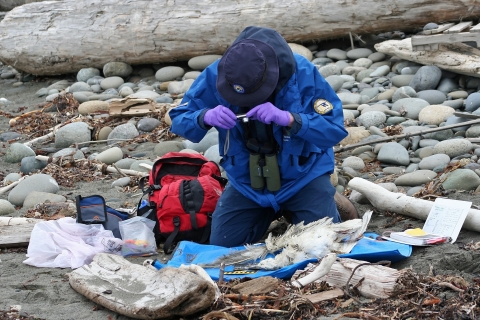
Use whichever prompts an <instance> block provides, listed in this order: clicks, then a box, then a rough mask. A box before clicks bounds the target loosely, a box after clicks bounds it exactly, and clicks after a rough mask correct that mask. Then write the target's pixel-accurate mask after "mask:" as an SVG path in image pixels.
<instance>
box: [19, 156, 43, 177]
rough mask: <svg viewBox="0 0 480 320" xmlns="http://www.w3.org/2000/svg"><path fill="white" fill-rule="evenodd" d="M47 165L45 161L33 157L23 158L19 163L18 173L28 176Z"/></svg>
mask: <svg viewBox="0 0 480 320" xmlns="http://www.w3.org/2000/svg"><path fill="white" fill-rule="evenodd" d="M47 164H48V163H47V161H42V160H38V159H35V156H29V157H25V158H23V159H22V161H21V162H20V171H21V172H22V173H24V174H30V173H32V172H36V171H39V170H42V169H43V168H45V167H46V166H47Z"/></svg>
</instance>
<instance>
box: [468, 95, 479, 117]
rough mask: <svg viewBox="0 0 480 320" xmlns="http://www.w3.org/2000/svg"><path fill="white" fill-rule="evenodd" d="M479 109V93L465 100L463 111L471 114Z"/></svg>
mask: <svg viewBox="0 0 480 320" xmlns="http://www.w3.org/2000/svg"><path fill="white" fill-rule="evenodd" d="M479 107H480V92H474V93H472V94H470V95H469V96H468V97H467V100H465V111H467V112H473V111H475V110H477V109H478V108H479Z"/></svg>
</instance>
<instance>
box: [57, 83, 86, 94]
mask: <svg viewBox="0 0 480 320" xmlns="http://www.w3.org/2000/svg"><path fill="white" fill-rule="evenodd" d="M54 90H56V89H54ZM85 91H86V92H88V91H90V92H91V91H92V88H90V86H89V85H88V84H86V83H85V82H82V81H79V82H75V83H74V84H72V85H71V86H70V88H69V89H68V92H72V93H73V92H85ZM55 93H57V94H58V91H57V92H55V91H50V92H48V94H50V95H51V94H55Z"/></svg>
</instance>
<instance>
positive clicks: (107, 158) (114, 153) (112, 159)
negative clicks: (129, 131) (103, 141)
mask: <svg viewBox="0 0 480 320" xmlns="http://www.w3.org/2000/svg"><path fill="white" fill-rule="evenodd" d="M122 158H123V151H122V149H120V148H119V147H112V148H109V149H107V150H105V151H103V152H101V153H99V154H98V155H97V156H96V157H95V159H96V160H98V161H101V162H103V163H105V164H112V163H116V162H117V161H119V160H121V159H122Z"/></svg>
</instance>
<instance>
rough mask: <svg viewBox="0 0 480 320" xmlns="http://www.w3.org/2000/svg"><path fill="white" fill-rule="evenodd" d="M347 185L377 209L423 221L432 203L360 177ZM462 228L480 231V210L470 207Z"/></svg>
mask: <svg viewBox="0 0 480 320" xmlns="http://www.w3.org/2000/svg"><path fill="white" fill-rule="evenodd" d="M348 187H349V188H351V189H353V190H355V191H358V192H360V193H361V194H363V195H364V196H365V197H367V199H368V200H369V201H370V202H371V203H372V205H373V206H374V207H375V208H377V209H379V210H388V211H391V212H394V213H399V214H403V215H406V216H409V217H413V218H417V219H421V220H424V221H425V220H427V217H428V214H429V213H430V210H431V209H432V207H433V205H434V202H433V201H428V200H424V199H418V198H414V197H409V196H407V195H405V194H403V193H395V192H390V191H388V190H387V189H385V188H382V187H381V186H379V185H377V184H375V183H373V182H370V181H368V180H365V179H362V178H353V179H352V180H350V181H349V183H348ZM463 228H464V229H468V230H472V231H477V232H480V210H476V209H470V210H469V211H468V214H467V218H466V219H465V222H464V223H463Z"/></svg>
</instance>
